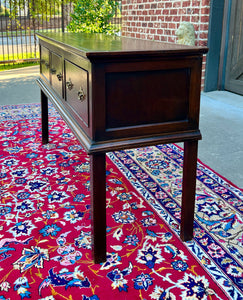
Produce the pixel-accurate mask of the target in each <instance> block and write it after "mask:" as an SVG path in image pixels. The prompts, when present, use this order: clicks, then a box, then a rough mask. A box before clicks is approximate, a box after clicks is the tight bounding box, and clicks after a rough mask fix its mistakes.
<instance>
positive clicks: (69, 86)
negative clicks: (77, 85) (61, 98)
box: [66, 79, 73, 91]
mask: <svg viewBox="0 0 243 300" xmlns="http://www.w3.org/2000/svg"><path fill="white" fill-rule="evenodd" d="M66 87H67V88H68V89H69V91H71V90H72V88H73V83H72V81H71V79H69V81H67V82H66Z"/></svg>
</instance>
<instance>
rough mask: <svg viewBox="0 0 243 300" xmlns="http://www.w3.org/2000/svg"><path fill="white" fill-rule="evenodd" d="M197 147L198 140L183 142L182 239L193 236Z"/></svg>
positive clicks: (187, 239) (189, 238)
mask: <svg viewBox="0 0 243 300" xmlns="http://www.w3.org/2000/svg"><path fill="white" fill-rule="evenodd" d="M197 148H198V141H187V142H185V143H184V163H183V184H182V208H181V232H180V237H181V239H182V240H183V241H189V240H191V239H192V238H193V222H194V206H195V194H196V172H197Z"/></svg>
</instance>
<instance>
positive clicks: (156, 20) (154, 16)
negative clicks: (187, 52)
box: [122, 0, 210, 86]
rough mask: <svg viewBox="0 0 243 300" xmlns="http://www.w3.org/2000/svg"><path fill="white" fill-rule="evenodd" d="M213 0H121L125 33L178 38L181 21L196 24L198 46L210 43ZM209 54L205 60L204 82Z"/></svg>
mask: <svg viewBox="0 0 243 300" xmlns="http://www.w3.org/2000/svg"><path fill="white" fill-rule="evenodd" d="M209 13H210V0H122V18H123V25H122V35H123V36H129V37H135V38H139V39H149V40H157V41H165V42H172V43H176V42H177V36H176V34H175V32H176V30H177V29H178V27H179V25H180V23H181V22H184V21H186V22H190V23H192V24H193V25H194V28H195V35H196V36H195V37H196V45H197V46H207V40H208V25H209ZM205 65H206V57H205V56H204V60H203V74H202V86H203V83H204V74H205Z"/></svg>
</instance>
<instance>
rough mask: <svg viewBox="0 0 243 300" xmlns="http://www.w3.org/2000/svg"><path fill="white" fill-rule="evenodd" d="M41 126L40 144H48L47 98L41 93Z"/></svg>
mask: <svg viewBox="0 0 243 300" xmlns="http://www.w3.org/2000/svg"><path fill="white" fill-rule="evenodd" d="M41 126H42V144H48V142H49V132H48V98H47V96H46V95H45V94H44V93H43V92H42V91H41Z"/></svg>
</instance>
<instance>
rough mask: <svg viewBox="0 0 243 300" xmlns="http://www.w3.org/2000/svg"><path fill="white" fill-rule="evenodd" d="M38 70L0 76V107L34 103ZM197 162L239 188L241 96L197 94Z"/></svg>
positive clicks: (242, 177) (242, 183) (242, 178)
mask: <svg viewBox="0 0 243 300" xmlns="http://www.w3.org/2000/svg"><path fill="white" fill-rule="evenodd" d="M38 74H39V67H38V66H34V67H26V68H22V69H15V70H10V71H3V72H0V105H9V104H20V103H38V102H40V91H39V88H38V86H37V84H36V83H35V79H36V78H38ZM200 129H201V132H202V136H203V139H202V141H199V151H198V157H199V159H200V160H201V161H202V162H203V163H205V164H206V165H208V166H209V167H210V168H212V169H213V170H215V171H216V172H217V173H219V174H220V175H222V176H223V177H225V178H227V179H228V180H229V181H231V182H233V183H234V184H235V185H237V186H238V187H239V188H243V96H239V95H236V94H233V93H230V92H227V91H214V92H209V93H202V94H201V112H200Z"/></svg>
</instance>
